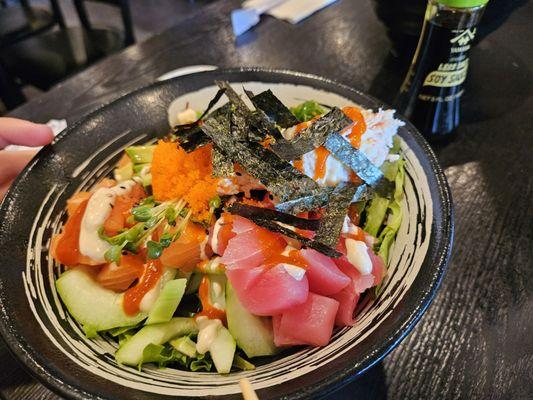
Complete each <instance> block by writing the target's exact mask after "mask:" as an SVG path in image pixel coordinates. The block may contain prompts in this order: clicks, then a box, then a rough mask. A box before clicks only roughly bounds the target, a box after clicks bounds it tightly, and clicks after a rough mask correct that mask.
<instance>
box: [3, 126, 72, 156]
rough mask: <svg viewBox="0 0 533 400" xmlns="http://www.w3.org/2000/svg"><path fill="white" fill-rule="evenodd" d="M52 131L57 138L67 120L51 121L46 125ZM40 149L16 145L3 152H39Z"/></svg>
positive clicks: (64, 127)
mask: <svg viewBox="0 0 533 400" xmlns="http://www.w3.org/2000/svg"><path fill="white" fill-rule="evenodd" d="M46 125H48V126H49V127H50V129H52V133H53V134H54V136H57V135H58V134H59V132H62V131H63V130H64V129H66V127H67V120H65V119H51V120H50V121H48V122H47V123H46ZM41 148H42V147H27V146H18V145H14V144H12V145H9V146H7V147H6V148H5V149H4V150H6V151H20V150H39V149H41Z"/></svg>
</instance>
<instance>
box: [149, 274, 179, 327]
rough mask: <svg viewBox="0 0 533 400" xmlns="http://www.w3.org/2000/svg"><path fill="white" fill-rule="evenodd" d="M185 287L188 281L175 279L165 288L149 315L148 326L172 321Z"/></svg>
mask: <svg viewBox="0 0 533 400" xmlns="http://www.w3.org/2000/svg"><path fill="white" fill-rule="evenodd" d="M185 285H187V279H174V280H172V281H169V282H167V283H166V284H165V286H163V290H161V293H160V294H159V297H158V298H157V300H156V301H155V304H154V306H153V308H152V310H151V311H150V313H149V314H148V319H147V320H146V325H150V324H157V323H161V322H167V321H170V319H171V318H172V316H173V315H174V312H175V311H176V309H177V308H178V305H179V304H180V301H181V298H182V297H183V293H184V292H185Z"/></svg>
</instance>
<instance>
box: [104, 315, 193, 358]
mask: <svg viewBox="0 0 533 400" xmlns="http://www.w3.org/2000/svg"><path fill="white" fill-rule="evenodd" d="M194 333H198V327H197V326H196V322H195V321H194V319H193V318H172V319H171V320H170V321H168V322H163V323H161V324H154V325H148V326H145V327H144V328H142V329H141V330H140V331H139V332H137V333H136V334H135V335H133V336H132V337H131V338H129V339H128V340H126V342H124V344H123V345H122V346H120V348H119V349H118V350H117V352H116V353H115V359H116V360H117V362H118V363H119V364H124V365H132V366H137V365H139V363H140V362H141V361H142V359H143V351H144V348H145V347H146V346H148V345H149V344H158V345H162V344H164V343H166V342H168V341H169V340H170V339H173V338H175V337H177V336H183V335H190V334H194Z"/></svg>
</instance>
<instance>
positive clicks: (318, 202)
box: [276, 184, 374, 215]
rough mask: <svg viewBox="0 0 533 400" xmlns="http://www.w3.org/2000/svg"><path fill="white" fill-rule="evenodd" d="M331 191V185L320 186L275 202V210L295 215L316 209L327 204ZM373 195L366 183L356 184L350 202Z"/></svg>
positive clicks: (369, 197) (366, 198)
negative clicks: (294, 197)
mask: <svg viewBox="0 0 533 400" xmlns="http://www.w3.org/2000/svg"><path fill="white" fill-rule="evenodd" d="M331 192H333V188H332V187H328V186H326V187H321V188H320V189H318V190H316V191H315V192H314V193H313V194H311V195H309V196H304V197H300V198H298V199H294V200H289V201H285V202H283V203H279V204H277V205H276V210H278V211H281V212H284V213H288V214H293V215H297V214H299V213H301V212H306V211H313V210H317V209H319V208H322V207H324V206H325V205H327V204H328V200H329V196H330V194H331ZM373 195H374V192H373V190H372V189H371V188H370V187H369V186H368V185H364V184H363V185H360V186H357V189H356V191H355V195H354V196H353V199H352V202H356V201H363V200H369V199H371V198H372V196H373Z"/></svg>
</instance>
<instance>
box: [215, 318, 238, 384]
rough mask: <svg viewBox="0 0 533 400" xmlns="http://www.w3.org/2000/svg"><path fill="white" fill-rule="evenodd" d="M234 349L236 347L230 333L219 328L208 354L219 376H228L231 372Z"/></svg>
mask: <svg viewBox="0 0 533 400" xmlns="http://www.w3.org/2000/svg"><path fill="white" fill-rule="evenodd" d="M236 348H237V345H236V343H235V339H233V336H231V333H229V331H228V330H227V329H226V328H224V327H223V326H221V327H220V328H219V329H218V333H217V336H216V338H215V339H214V340H213V342H212V343H211V346H209V353H211V358H212V359H213V363H215V368H216V369H217V372H218V373H219V374H228V373H229V372H230V371H231V365H232V364H233V357H234V356H235V349H236Z"/></svg>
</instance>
